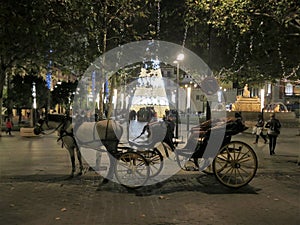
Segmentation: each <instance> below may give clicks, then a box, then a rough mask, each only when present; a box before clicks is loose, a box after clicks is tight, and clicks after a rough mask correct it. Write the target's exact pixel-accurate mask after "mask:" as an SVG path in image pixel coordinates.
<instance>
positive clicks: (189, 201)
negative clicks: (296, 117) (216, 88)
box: [0, 129, 300, 225]
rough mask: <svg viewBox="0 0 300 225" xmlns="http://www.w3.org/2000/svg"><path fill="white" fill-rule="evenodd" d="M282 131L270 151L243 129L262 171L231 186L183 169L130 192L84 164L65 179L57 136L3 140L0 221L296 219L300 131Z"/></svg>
mask: <svg viewBox="0 0 300 225" xmlns="http://www.w3.org/2000/svg"><path fill="white" fill-rule="evenodd" d="M296 134H297V130H296V129H282V135H281V136H280V137H279V139H278V145H277V151H276V155H275V156H270V155H269V154H268V146H267V145H265V144H263V142H262V141H261V140H259V141H260V142H259V143H258V144H257V145H253V144H252V142H253V140H254V137H253V136H252V135H250V134H248V133H244V134H240V135H236V136H234V139H236V140H241V141H245V142H246V143H248V144H250V145H251V146H252V147H253V148H254V150H255V151H256V153H257V156H258V160H259V169H258V171H257V175H256V176H255V178H254V179H253V180H252V181H251V182H250V184H249V185H247V186H245V187H243V188H241V189H238V190H233V189H229V188H226V187H224V186H223V185H221V184H220V183H218V182H217V181H216V179H215V178H214V176H210V175H206V174H204V173H199V172H198V171H192V172H191V171H180V172H179V173H178V174H176V175H174V176H172V177H171V178H169V179H168V180H166V181H163V182H161V183H158V184H155V185H151V186H146V187H142V188H140V189H136V190H129V189H126V188H125V187H123V186H120V185H118V184H116V183H113V182H109V183H107V184H105V185H100V183H101V181H102V177H101V176H99V175H98V174H95V173H94V172H93V171H89V170H88V165H87V164H85V173H84V175H83V176H77V177H75V178H73V179H69V177H68V174H69V173H70V171H71V166H70V161H69V156H68V152H67V151H66V150H64V149H61V146H60V145H58V144H57V143H56V137H55V136H54V135H51V136H43V137H34V138H24V137H20V136H19V133H18V132H14V135H15V136H13V137H9V136H6V135H5V134H3V135H2V137H1V138H0V178H1V179H0V193H1V195H0V196H1V197H0V212H1V214H0V224H3V225H6V224H26V225H27V224H28V225H35V224H37V225H41V224H43V225H48V224H49V225H50V224H51V225H52V224H86V225H90V224H97V225H119V224H120V225H123V224H124V225H138V224H148V225H181V224H189V225H198V224H226V225H227V224H241V225H244V224H245V225H248V224H275V225H276V224H278V225H282V224H291V225H293V224H295V225H296V224H300V217H299V212H300V197H299V196H300V195H299V194H300V193H299V190H300V189H299V188H300V184H299V177H300V176H299V166H298V165H297V159H298V155H299V144H300V142H299V140H300V138H299V136H296Z"/></svg>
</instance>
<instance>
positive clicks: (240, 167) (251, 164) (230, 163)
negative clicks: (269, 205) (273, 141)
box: [212, 141, 257, 188]
mask: <svg viewBox="0 0 300 225" xmlns="http://www.w3.org/2000/svg"><path fill="white" fill-rule="evenodd" d="M212 167H213V172H214V174H215V176H216V178H217V179H218V180H219V182H221V183H222V184H223V185H225V186H227V187H230V188H240V187H243V186H245V185H246V184H248V183H249V182H250V181H251V180H252V179H253V177H254V176H255V174H256V170H257V157H256V154H255V152H254V150H253V149H252V148H251V147H250V146H249V145H247V144H246V143H243V142H240V141H232V142H230V143H229V144H226V145H225V146H223V147H222V148H221V150H220V151H219V153H218V155H217V156H216V158H215V159H214V161H213V165H212Z"/></svg>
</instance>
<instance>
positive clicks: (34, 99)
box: [32, 82, 37, 126]
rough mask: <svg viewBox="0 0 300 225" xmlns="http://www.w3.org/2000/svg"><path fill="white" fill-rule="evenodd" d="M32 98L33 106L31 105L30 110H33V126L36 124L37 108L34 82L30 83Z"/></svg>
mask: <svg viewBox="0 0 300 225" xmlns="http://www.w3.org/2000/svg"><path fill="white" fill-rule="evenodd" d="M32 97H33V104H32V108H33V113H32V114H33V117H32V119H33V124H32V125H33V126H34V125H35V122H36V108H37V105H36V87H35V82H33V83H32Z"/></svg>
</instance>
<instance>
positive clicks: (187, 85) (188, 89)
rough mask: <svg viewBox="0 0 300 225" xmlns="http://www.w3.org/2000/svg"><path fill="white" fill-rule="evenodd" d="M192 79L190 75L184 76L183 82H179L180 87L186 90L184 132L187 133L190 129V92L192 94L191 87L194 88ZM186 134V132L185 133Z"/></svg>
mask: <svg viewBox="0 0 300 225" xmlns="http://www.w3.org/2000/svg"><path fill="white" fill-rule="evenodd" d="M193 83H194V82H193V78H192V76H191V75H185V76H184V78H183V80H182V81H181V85H183V86H184V88H185V89H186V130H187V131H189V129H190V112H191V92H192V85H193V86H195V85H196V84H193ZM187 134H188V132H187Z"/></svg>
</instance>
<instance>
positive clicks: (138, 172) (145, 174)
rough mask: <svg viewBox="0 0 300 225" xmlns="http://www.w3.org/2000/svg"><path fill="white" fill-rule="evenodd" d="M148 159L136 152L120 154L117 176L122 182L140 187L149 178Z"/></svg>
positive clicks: (130, 186)
mask: <svg viewBox="0 0 300 225" xmlns="http://www.w3.org/2000/svg"><path fill="white" fill-rule="evenodd" d="M149 175H150V168H149V163H148V161H147V160H146V159H145V158H144V157H143V156H142V155H141V154H138V153H136V152H125V153H122V154H121V155H120V157H119V158H118V160H117V162H116V165H115V176H116V178H117V180H118V181H119V183H120V184H122V185H123V186H125V187H129V188H138V187H141V186H143V185H144V184H146V182H147V180H148V179H149Z"/></svg>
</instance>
